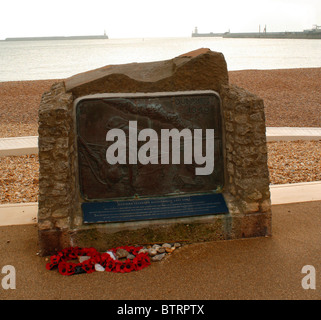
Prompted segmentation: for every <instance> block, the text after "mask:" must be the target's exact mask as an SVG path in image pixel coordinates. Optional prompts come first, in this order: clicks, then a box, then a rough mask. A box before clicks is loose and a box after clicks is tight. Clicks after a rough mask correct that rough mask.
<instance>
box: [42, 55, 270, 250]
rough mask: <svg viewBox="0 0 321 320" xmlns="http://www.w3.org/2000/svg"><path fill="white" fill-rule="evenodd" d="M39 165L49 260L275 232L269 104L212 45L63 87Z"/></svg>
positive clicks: (50, 96) (51, 110) (51, 100)
mask: <svg viewBox="0 0 321 320" xmlns="http://www.w3.org/2000/svg"><path fill="white" fill-rule="evenodd" d="M39 162H40V176H39V211H38V230H39V246H40V253H41V254H42V255H48V254H52V253H54V252H55V251H57V250H61V249H62V248H64V247H67V246H85V247H90V246H92V247H95V248H97V249H98V250H105V249H108V248H110V247H112V246H115V245H120V244H121V245H126V244H128V245H132V244H141V243H157V242H176V241H179V240H182V239H184V240H187V241H190V242H196V241H209V240H219V239H238V238H246V237H257V236H269V235H270V234H271V203H270V192H269V175H268V168H267V148H266V136H265V117H264V105H263V101H262V100H261V99H260V98H258V97H256V96H255V95H253V94H251V93H249V92H247V91H246V90H244V89H241V88H238V87H236V86H231V85H229V82H228V72H227V66H226V62H225V59H224V56H223V55H222V54H221V53H218V52H212V51H211V50H209V49H199V50H196V51H193V52H190V53H186V54H183V55H181V56H178V57H176V58H174V59H171V60H167V61H158V62H149V63H131V64H125V65H110V66H106V67H103V68H100V69H97V70H92V71H89V72H85V73H81V74H78V75H75V76H73V77H71V78H68V79H66V80H64V81H62V82H58V83H56V84H54V85H53V86H52V88H51V90H50V92H47V93H44V94H43V97H42V100H41V104H40V108H39Z"/></svg>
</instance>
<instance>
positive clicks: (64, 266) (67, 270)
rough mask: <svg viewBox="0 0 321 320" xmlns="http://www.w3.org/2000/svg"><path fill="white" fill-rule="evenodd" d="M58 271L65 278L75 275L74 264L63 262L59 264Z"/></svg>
mask: <svg viewBox="0 0 321 320" xmlns="http://www.w3.org/2000/svg"><path fill="white" fill-rule="evenodd" d="M58 271H59V273H60V274H62V275H64V276H70V275H71V274H73V273H74V266H73V264H72V263H68V262H65V261H62V262H60V263H59V266H58Z"/></svg>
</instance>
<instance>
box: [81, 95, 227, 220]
mask: <svg viewBox="0 0 321 320" xmlns="http://www.w3.org/2000/svg"><path fill="white" fill-rule="evenodd" d="M75 105H76V121H77V136H78V144H77V145H78V166H79V186H80V193H81V196H82V198H83V200H84V203H83V204H85V203H87V204H88V203H97V202H105V203H106V202H108V201H122V200H124V201H125V200H127V201H129V200H142V199H145V200H146V199H151V198H155V197H156V198H158V197H166V198H169V197H182V196H190V195H200V194H214V193H219V191H220V190H222V187H223V185H224V159H223V139H222V116H221V104H220V98H219V96H218V94H217V93H216V92H214V91H195V92H194V91H191V92H190V91H189V92H175V93H174V92H166V93H163V92H162V93H148V94H144V93H136V94H134V93H129V94H106V95H101V94H100V95H93V96H86V97H82V98H80V99H78V100H77V101H76V102H75ZM124 203H125V202H124ZM128 203H129V202H128ZM137 203H138V202H137ZM145 203H146V201H145ZM89 220H90V219H89ZM98 220H99V219H98ZM116 220H117V219H116ZM125 220H126V219H125ZM102 221H105V222H107V221H109V220H108V219H105V218H102Z"/></svg>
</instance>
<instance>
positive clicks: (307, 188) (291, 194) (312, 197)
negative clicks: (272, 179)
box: [270, 181, 321, 205]
mask: <svg viewBox="0 0 321 320" xmlns="http://www.w3.org/2000/svg"><path fill="white" fill-rule="evenodd" d="M270 192H271V202H272V205H276V204H285V203H296V202H306V201H319V200H321V181H315V182H302V183H289V184H280V185H271V186H270Z"/></svg>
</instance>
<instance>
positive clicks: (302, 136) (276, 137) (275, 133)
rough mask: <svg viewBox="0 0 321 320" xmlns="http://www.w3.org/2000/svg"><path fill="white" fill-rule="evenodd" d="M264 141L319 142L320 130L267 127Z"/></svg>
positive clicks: (320, 137)
mask: <svg viewBox="0 0 321 320" xmlns="http://www.w3.org/2000/svg"><path fill="white" fill-rule="evenodd" d="M266 140H267V142H271V141H297V140H321V128H304V127H301V128H292V127H267V128H266Z"/></svg>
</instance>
